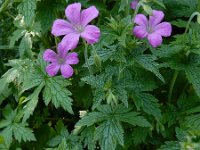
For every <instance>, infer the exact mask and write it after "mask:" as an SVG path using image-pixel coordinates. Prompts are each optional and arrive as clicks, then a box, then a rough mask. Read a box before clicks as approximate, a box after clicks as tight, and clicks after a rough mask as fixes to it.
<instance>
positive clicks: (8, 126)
mask: <svg viewBox="0 0 200 150" xmlns="http://www.w3.org/2000/svg"><path fill="white" fill-rule="evenodd" d="M3 115H4V117H5V120H3V121H2V122H1V123H0V126H1V128H3V129H2V130H1V131H0V136H2V137H3V138H4V141H5V144H6V147H10V145H11V143H12V141H13V138H15V139H16V140H17V141H18V142H21V141H24V142H26V141H36V138H35V136H34V134H33V133H32V132H33V131H32V130H31V129H29V128H27V127H26V124H25V123H20V122H19V120H18V119H16V118H17V113H16V111H13V110H12V109H11V107H10V106H9V105H8V106H7V107H6V108H5V111H4V114H3ZM17 120H18V121H17Z"/></svg>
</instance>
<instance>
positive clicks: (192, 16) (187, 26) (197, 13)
mask: <svg viewBox="0 0 200 150" xmlns="http://www.w3.org/2000/svg"><path fill="white" fill-rule="evenodd" d="M197 15H200V14H199V12H194V13H193V14H192V15H191V16H190V18H189V20H188V23H187V25H186V29H185V33H184V34H186V33H187V31H188V29H189V26H190V23H191V21H192V19H193V18H194V17H195V16H197Z"/></svg>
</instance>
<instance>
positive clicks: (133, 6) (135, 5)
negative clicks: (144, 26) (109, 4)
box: [131, 0, 138, 9]
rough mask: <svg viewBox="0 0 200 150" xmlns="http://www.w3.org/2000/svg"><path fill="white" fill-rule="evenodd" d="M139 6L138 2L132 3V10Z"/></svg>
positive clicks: (135, 0) (134, 0)
mask: <svg viewBox="0 0 200 150" xmlns="http://www.w3.org/2000/svg"><path fill="white" fill-rule="evenodd" d="M137 4H138V0H133V1H132V2H131V8H132V9H136V7H137Z"/></svg>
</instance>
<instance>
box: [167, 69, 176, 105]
mask: <svg viewBox="0 0 200 150" xmlns="http://www.w3.org/2000/svg"><path fill="white" fill-rule="evenodd" d="M177 77H178V71H177V70H175V72H174V75H173V77H172V80H171V83H170V88H169V94H168V101H169V102H171V100H172V93H173V89H174V84H175V82H176V79H177Z"/></svg>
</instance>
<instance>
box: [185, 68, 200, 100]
mask: <svg viewBox="0 0 200 150" xmlns="http://www.w3.org/2000/svg"><path fill="white" fill-rule="evenodd" d="M185 74H186V77H187V79H188V81H189V82H190V83H191V84H192V85H193V87H194V89H195V91H196V93H197V95H198V96H199V97H200V80H199V79H200V67H192V66H188V67H186V68H185Z"/></svg>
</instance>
